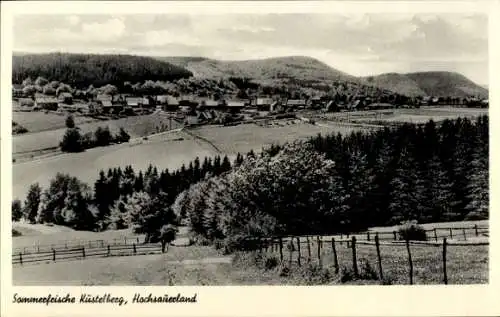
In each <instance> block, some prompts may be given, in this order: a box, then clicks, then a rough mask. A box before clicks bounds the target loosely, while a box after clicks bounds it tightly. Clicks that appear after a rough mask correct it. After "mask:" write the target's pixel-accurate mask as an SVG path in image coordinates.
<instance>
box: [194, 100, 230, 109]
mask: <svg viewBox="0 0 500 317" xmlns="http://www.w3.org/2000/svg"><path fill="white" fill-rule="evenodd" d="M223 107H224V102H219V101H216V100H213V99H206V100H201V102H200V104H199V105H198V109H199V110H201V111H203V110H212V109H213V110H215V109H217V110H222V108H223Z"/></svg>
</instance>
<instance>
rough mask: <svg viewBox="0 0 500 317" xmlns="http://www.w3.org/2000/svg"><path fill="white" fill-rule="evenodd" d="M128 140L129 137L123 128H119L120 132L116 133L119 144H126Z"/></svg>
mask: <svg viewBox="0 0 500 317" xmlns="http://www.w3.org/2000/svg"><path fill="white" fill-rule="evenodd" d="M129 140H130V135H129V134H128V133H127V132H126V131H125V129H123V127H120V132H118V136H117V141H119V142H128V141H129Z"/></svg>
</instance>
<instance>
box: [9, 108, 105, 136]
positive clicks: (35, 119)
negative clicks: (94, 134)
mask: <svg viewBox="0 0 500 317" xmlns="http://www.w3.org/2000/svg"><path fill="white" fill-rule="evenodd" d="M66 116H67V115H66V114H64V113H60V114H59V113H55V112H49V113H45V112H42V111H13V112H12V121H14V122H17V123H19V124H20V125H22V126H23V127H25V128H26V129H28V133H36V132H41V131H48V130H57V129H61V128H64V127H65V126H66ZM73 119H74V120H75V123H76V125H81V124H84V123H89V122H95V121H97V120H96V119H93V118H89V117H85V116H79V115H73Z"/></svg>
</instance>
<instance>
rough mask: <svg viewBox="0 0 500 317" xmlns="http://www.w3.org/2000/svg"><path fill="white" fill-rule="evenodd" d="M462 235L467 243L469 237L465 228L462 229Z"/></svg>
mask: <svg viewBox="0 0 500 317" xmlns="http://www.w3.org/2000/svg"><path fill="white" fill-rule="evenodd" d="M462 233H463V234H464V240H465V241H467V235H466V234H465V228H462Z"/></svg>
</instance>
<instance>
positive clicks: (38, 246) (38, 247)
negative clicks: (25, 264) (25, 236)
mask: <svg viewBox="0 0 500 317" xmlns="http://www.w3.org/2000/svg"><path fill="white" fill-rule="evenodd" d="M36 249H37V252H38V253H40V245H37V246H36Z"/></svg>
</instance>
